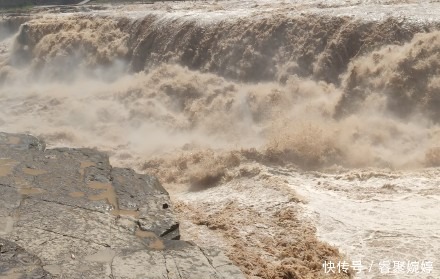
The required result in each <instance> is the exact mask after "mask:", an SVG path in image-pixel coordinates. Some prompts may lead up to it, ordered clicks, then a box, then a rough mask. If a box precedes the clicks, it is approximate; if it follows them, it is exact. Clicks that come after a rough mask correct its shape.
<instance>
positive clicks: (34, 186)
mask: <svg viewBox="0 0 440 279" xmlns="http://www.w3.org/2000/svg"><path fill="white" fill-rule="evenodd" d="M179 237H180V235H179V224H178V222H177V220H176V219H175V217H174V214H173V208H172V205H171V202H170V199H169V196H168V193H167V192H166V191H165V189H164V188H163V187H162V186H161V184H160V183H159V181H158V180H157V179H156V178H154V177H152V176H148V175H140V174H137V173H135V172H134V171H133V170H130V169H121V168H113V167H112V166H111V165H110V164H109V160H108V157H107V156H106V155H105V154H103V153H101V152H99V151H96V150H92V149H67V148H58V149H51V150H45V145H44V143H43V142H41V141H39V140H38V139H36V138H34V137H32V136H28V135H18V134H5V133H0V278H91V279H92V278H93V279H97V278H113V279H117V278H120V279H122V278H124V279H128V278H145V279H147V278H244V277H243V276H242V274H241V272H240V270H239V269H238V268H236V267H235V266H233V265H232V264H231V262H230V261H229V259H228V258H226V257H225V256H224V255H223V254H221V253H219V252H218V251H217V250H216V249H214V248H209V249H208V248H200V247H197V246H195V245H193V244H191V243H187V242H184V241H180V240H178V239H179Z"/></svg>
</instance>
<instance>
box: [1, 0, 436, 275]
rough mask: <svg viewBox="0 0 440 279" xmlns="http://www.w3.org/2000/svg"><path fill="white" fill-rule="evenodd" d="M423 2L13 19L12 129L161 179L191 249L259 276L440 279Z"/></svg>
mask: <svg viewBox="0 0 440 279" xmlns="http://www.w3.org/2000/svg"><path fill="white" fill-rule="evenodd" d="M420 2H421V1H409V0H408V1H397V0H396V1H385V0H383V1H381V0H377V1H370V0H356V1H354V0H352V1H342V0H333V1H305V0H301V1H263V0H262V1H216V2H181V3H171V2H170V3H167V2H165V3H156V4H150V5H141V4H138V5H120V6H119V5H113V6H111V5H101V6H93V5H90V6H84V7H76V8H74V7H71V8H63V9H61V8H59V7H58V8H41V9H35V10H33V11H31V13H30V14H28V15H6V16H4V17H3V19H1V20H0V23H1V25H0V40H1V42H0V105H1V110H0V127H1V129H0V130H2V131H5V132H20V133H22V132H29V133H32V134H34V135H37V136H40V137H42V138H44V139H45V140H46V141H47V143H48V144H49V146H71V147H97V148H99V149H101V150H106V151H108V152H109V154H110V155H111V160H112V163H113V164H114V165H119V166H129V167H135V168H137V169H138V170H139V171H144V172H149V173H153V174H155V175H157V176H158V177H159V179H160V180H161V181H162V183H163V184H164V186H165V187H166V188H167V189H168V191H169V192H170V194H171V196H172V199H173V200H174V203H175V204H174V206H175V208H176V210H177V211H178V212H179V214H180V218H181V231H182V235H183V238H184V239H186V240H192V241H194V242H196V243H197V244H199V245H216V246H219V247H221V248H222V249H224V250H225V251H226V253H228V255H229V256H230V258H231V259H232V260H233V261H234V262H235V263H236V264H237V265H239V266H240V268H241V269H242V270H243V271H244V272H245V273H246V274H247V275H248V277H249V278H321V277H323V278H327V277H329V278H330V277H332V278H344V277H347V276H344V275H343V274H330V275H328V274H327V275H325V274H324V269H323V267H322V264H323V262H324V260H327V261H329V260H333V261H336V262H337V261H339V260H341V261H342V260H343V259H346V260H347V261H348V262H350V263H351V262H352V261H359V260H361V261H362V263H363V264H364V265H366V268H367V270H364V271H362V272H361V273H360V274H357V273H356V272H355V271H352V272H351V274H352V276H354V277H358V278H440V221H439V219H438V216H439V213H440V203H439V201H440V176H439V175H440V169H439V166H440V126H439V124H440V31H437V30H440V29H439V27H440V3H438V1H423V3H420ZM428 2H432V3H428ZM435 2H437V3H435ZM0 157H1V154H0ZM333 245H334V247H333ZM335 247H336V248H335ZM386 260H389V261H391V263H392V262H393V261H405V262H408V261H410V262H412V261H414V262H415V261H419V262H420V263H421V262H422V261H431V262H433V271H432V272H431V273H430V274H427V273H424V272H422V270H421V269H419V273H418V274H411V273H405V274H397V275H393V274H391V273H390V274H386V275H384V274H381V273H380V269H379V262H381V261H386ZM372 263H374V265H373V268H372V269H371V270H368V269H369V268H370V264H372ZM392 268H393V266H392V264H391V272H392V271H393V270H392Z"/></svg>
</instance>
